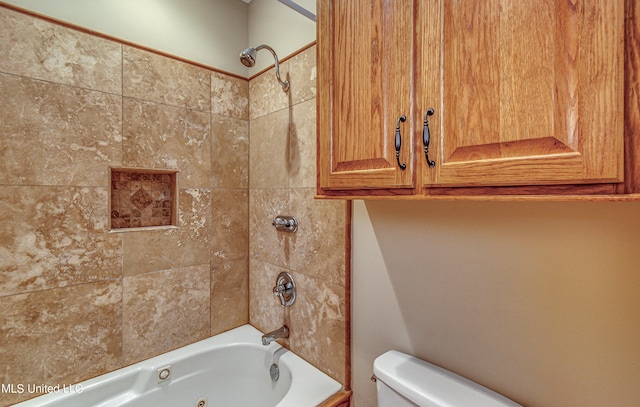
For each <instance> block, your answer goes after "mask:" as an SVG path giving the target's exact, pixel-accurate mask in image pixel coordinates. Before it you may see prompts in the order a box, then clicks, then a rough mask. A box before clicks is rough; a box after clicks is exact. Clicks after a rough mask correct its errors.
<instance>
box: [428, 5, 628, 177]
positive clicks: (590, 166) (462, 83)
mask: <svg viewBox="0 0 640 407" xmlns="http://www.w3.org/2000/svg"><path fill="white" fill-rule="evenodd" d="M439 7H440V10H441V13H440V16H441V19H440V21H441V32H439V33H438V32H437V31H436V30H426V31H425V32H424V38H423V43H424V44H427V43H434V42H437V40H436V39H434V37H437V36H440V41H441V43H442V49H441V50H440V52H441V53H442V54H441V63H442V71H441V72H442V78H441V80H442V85H443V87H442V89H443V94H442V99H441V103H442V104H441V109H440V111H439V112H437V114H439V116H437V117H436V118H435V120H434V122H435V123H438V124H439V123H442V124H441V125H440V126H439V127H436V128H435V130H436V131H434V129H432V134H433V135H434V136H435V137H436V140H434V141H435V142H437V143H438V146H437V147H436V148H435V149H434V153H437V155H438V159H437V160H436V162H437V164H436V167H434V168H429V167H427V166H424V165H423V180H424V183H425V184H432V185H433V184H436V185H444V186H462V185H466V186H475V185H492V186H501V185H544V184H580V183H599V182H621V181H622V180H623V155H624V153H623V148H624V140H623V80H624V79H623V74H624V72H623V69H624V67H623V64H624V62H623V56H624V52H623V45H624V42H623V29H624V4H623V1H622V0H611V1H601V0H577V1H575V2H569V1H565V0H550V1H522V0H483V1H466V0H458V1H455V0H452V1H442V2H441V3H439ZM423 18H425V19H427V21H431V20H432V19H433V18H435V17H434V16H433V14H432V15H431V16H423ZM431 24H434V23H433V22H431ZM422 52H423V53H429V54H432V55H433V52H434V51H433V49H423V51H422ZM428 85H429V84H428V82H427V83H425V84H423V85H422V86H423V91H424V92H425V94H423V95H421V101H422V102H421V103H422V104H423V109H426V108H428V107H430V106H429V104H434V100H433V97H432V96H430V95H428V94H426V93H428V92H429V89H433V86H431V88H429V87H428ZM431 94H432V95H433V92H431ZM439 96H440V95H439V94H435V97H436V98H437V97H439ZM423 159H424V158H423ZM434 171H435V174H434Z"/></svg>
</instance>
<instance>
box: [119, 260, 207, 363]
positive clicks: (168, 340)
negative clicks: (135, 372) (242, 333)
mask: <svg viewBox="0 0 640 407" xmlns="http://www.w3.org/2000/svg"><path fill="white" fill-rule="evenodd" d="M209 279H210V274H209V265H208V264H203V265H199V266H192V267H183V268H178V269H173V270H167V271H158V272H153V273H146V274H141V275H137V276H130V277H125V278H124V280H123V283H122V284H123V310H124V321H123V351H124V352H123V353H124V364H130V363H135V362H138V361H140V360H143V359H146V358H149V357H152V356H155V355H159V354H160V353H164V352H167V351H170V350H172V349H176V348H179V347H181V346H184V345H188V344H190V343H193V342H196V341H199V340H201V339H204V338H206V337H208V336H209V331H210V328H209V307H210V303H209V296H210V280H209Z"/></svg>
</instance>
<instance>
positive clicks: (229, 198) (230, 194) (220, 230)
mask: <svg viewBox="0 0 640 407" xmlns="http://www.w3.org/2000/svg"><path fill="white" fill-rule="evenodd" d="M211 208H212V213H213V214H212V220H211V224H212V228H211V267H212V269H213V271H214V272H216V271H217V270H220V269H227V268H228V267H229V266H228V265H226V263H227V262H229V261H238V260H245V261H246V260H247V259H248V258H249V195H248V192H247V190H241V189H240V190H236V189H214V190H212V191H211Z"/></svg>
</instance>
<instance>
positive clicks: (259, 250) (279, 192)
mask: <svg viewBox="0 0 640 407" xmlns="http://www.w3.org/2000/svg"><path fill="white" fill-rule="evenodd" d="M288 214H289V190H288V189H250V190H249V257H250V258H252V259H257V260H261V261H266V262H269V263H271V264H274V265H277V266H281V267H289V257H290V253H289V247H290V245H289V240H291V239H295V234H291V233H287V232H278V231H277V230H276V229H275V227H274V226H273V225H272V222H273V219H274V218H275V217H276V216H278V215H288Z"/></svg>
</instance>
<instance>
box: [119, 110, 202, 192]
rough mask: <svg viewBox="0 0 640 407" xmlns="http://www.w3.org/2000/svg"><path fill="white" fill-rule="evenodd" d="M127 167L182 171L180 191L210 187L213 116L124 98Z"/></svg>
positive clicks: (124, 141)
mask: <svg viewBox="0 0 640 407" xmlns="http://www.w3.org/2000/svg"><path fill="white" fill-rule="evenodd" d="M123 104H124V119H123V121H124V124H123V133H124V140H123V144H124V149H123V150H124V153H123V159H122V162H123V165H124V166H125V167H141V168H159V169H174V170H179V171H180V172H179V173H178V185H179V186H180V188H193V187H196V188H202V187H207V186H209V182H210V179H209V178H210V171H211V146H210V114H209V113H203V112H198V111H195V110H187V109H183V108H179V107H174V106H167V105H163V104H159V103H153V102H142V101H139V100H136V99H129V98H124V101H123Z"/></svg>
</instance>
